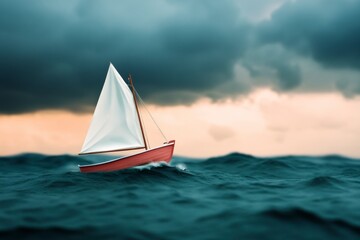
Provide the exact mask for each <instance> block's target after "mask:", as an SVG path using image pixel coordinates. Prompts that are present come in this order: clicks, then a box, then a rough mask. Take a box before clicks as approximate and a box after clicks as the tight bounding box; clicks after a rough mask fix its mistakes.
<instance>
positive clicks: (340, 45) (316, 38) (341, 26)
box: [257, 0, 360, 69]
mask: <svg viewBox="0 0 360 240" xmlns="http://www.w3.org/2000/svg"><path fill="white" fill-rule="evenodd" d="M359 11H360V2H359V1H357V0H333V1H326V0H301V1H289V2H287V3H286V4H284V5H283V6H282V7H281V8H279V9H278V10H277V11H275V12H274V13H273V15H272V18H271V20H269V21H265V22H263V23H262V24H261V26H260V27H259V29H258V30H257V31H258V34H259V36H260V39H261V40H262V41H263V42H266V43H269V42H276V43H281V44H283V45H284V46H286V47H287V48H289V49H292V50H294V51H296V52H297V53H298V54H301V55H308V56H311V57H312V58H314V59H315V60H317V61H318V62H320V63H322V64H323V65H324V66H326V67H351V68H356V69H359V68H360V45H359V44H357V43H358V42H360V22H359V21H358V18H359V17H358V15H359V14H358V13H359Z"/></svg>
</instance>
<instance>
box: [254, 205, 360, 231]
mask: <svg viewBox="0 0 360 240" xmlns="http://www.w3.org/2000/svg"><path fill="white" fill-rule="evenodd" d="M259 215H260V216H264V217H268V218H271V219H276V220H279V221H281V222H282V223H283V224H285V225H289V224H293V225H298V226H299V227H300V226H301V225H304V224H310V225H312V226H316V227H321V228H322V229H326V230H327V231H329V232H334V231H336V232H340V231H341V230H346V231H349V232H351V233H353V234H355V235H356V236H358V237H360V226H359V225H356V224H354V223H351V222H349V221H346V220H343V219H338V218H330V217H324V216H321V215H319V214H317V213H315V212H314V211H310V210H305V209H303V208H298V207H292V208H287V209H269V210H265V211H263V212H261V213H260V214H259ZM284 227H285V226H284Z"/></svg>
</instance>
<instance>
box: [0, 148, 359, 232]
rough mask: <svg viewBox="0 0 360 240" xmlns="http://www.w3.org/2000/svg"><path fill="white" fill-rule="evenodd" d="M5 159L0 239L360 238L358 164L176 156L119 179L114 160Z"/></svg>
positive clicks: (327, 159)
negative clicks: (108, 165) (93, 169)
mask: <svg viewBox="0 0 360 240" xmlns="http://www.w3.org/2000/svg"><path fill="white" fill-rule="evenodd" d="M107 159H108V156H106V157H105V156H96V157H91V158H90V157H89V158H81V157H77V156H70V155H61V156H46V155H39V154H23V155H17V156H11V157H1V158H0V239H360V161H359V160H356V159H349V158H345V157H341V156H335V155H331V156H323V157H309V156H285V157H276V158H257V157H253V156H250V155H243V154H237V153H234V154H230V155H227V156H223V157H217V158H210V159H207V160H201V161H200V160H195V159H185V158H180V157H175V158H174V159H173V161H172V162H171V164H170V165H166V164H157V165H147V166H143V167H139V168H133V169H128V170H123V171H118V172H111V173H92V174H83V173H80V172H79V171H78V168H77V164H88V163H92V162H94V161H102V160H107Z"/></svg>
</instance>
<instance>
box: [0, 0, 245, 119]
mask: <svg viewBox="0 0 360 240" xmlns="http://www.w3.org/2000/svg"><path fill="white" fill-rule="evenodd" d="M20 2H21V4H20ZM135 2H137V3H133V1H122V2H121V3H119V2H118V1H106V2H101V3H100V2H98V1H72V2H71V4H70V3H69V2H66V3H64V2H58V3H54V2H50V3H49V2H47V1H35V3H31V4H30V3H29V2H26V1H2V2H1V3H0V9H1V14H0V15H1V18H2V19H0V20H1V32H0V34H1V38H0V39H1V40H0V46H1V52H2V57H1V59H0V70H1V71H0V72H1V85H2V88H1V89H0V96H1V97H0V100H1V101H2V102H4V101H6V104H2V105H1V107H0V111H1V112H3V113H16V112H26V111H33V110H37V109H44V108H64V109H70V110H75V111H79V110H85V111H86V110H87V109H88V106H89V105H94V104H95V103H96V98H97V97H98V95H99V90H100V89H101V86H102V83H103V80H104V78H105V74H106V71H107V66H108V64H109V62H110V61H111V62H113V63H114V65H115V66H116V67H117V68H118V70H119V72H120V73H121V74H122V76H123V77H124V78H125V77H126V76H127V74H128V73H130V72H131V73H132V74H133V75H134V80H135V84H136V86H137V88H138V91H139V92H140V93H142V95H143V96H144V97H145V98H147V100H149V101H154V102H157V103H164V102H165V101H163V100H162V99H163V97H161V96H159V95H162V93H165V94H166V95H167V96H168V98H167V99H166V103H178V102H186V101H192V99H191V100H188V99H187V96H195V95H196V94H199V93H201V92H205V91H206V90H207V89H212V88H215V87H216V86H217V85H219V84H221V83H223V82H226V81H230V80H231V78H232V74H233V71H232V70H233V69H232V67H233V65H234V62H235V61H236V60H237V58H238V56H239V55H240V54H241V51H242V50H243V49H244V45H245V41H244V40H243V39H244V38H245V37H244V36H246V32H247V25H246V24H242V23H241V22H238V15H237V12H236V10H235V9H234V8H232V4H231V1H224V2H222V3H220V2H218V1H209V2H206V3H204V2H199V3H198V2H192V1H182V2H181V3H180V2H175V1H165V2H164V1H155V2H154V3H152V4H150V3H144V2H143V1H141V2H139V1H135ZM137 4H138V5H137ZM149 8H150V9H152V10H150V11H149ZM155 9H156V10H155ZM3 13H4V14H3ZM219 16H221V17H219ZM174 91H180V92H183V93H184V94H180V95H179V96H177V94H176V93H174V94H173V96H169V94H167V93H168V92H174ZM187 92H188V93H187ZM179 98H180V99H179ZM195 98H196V97H195Z"/></svg>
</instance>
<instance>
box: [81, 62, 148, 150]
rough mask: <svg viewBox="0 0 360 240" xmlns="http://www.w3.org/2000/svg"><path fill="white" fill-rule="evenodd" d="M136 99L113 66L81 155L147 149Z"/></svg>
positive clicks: (109, 71)
mask: <svg viewBox="0 0 360 240" xmlns="http://www.w3.org/2000/svg"><path fill="white" fill-rule="evenodd" d="M144 145H145V144H144V140H143V136H142V132H141V127H140V123H139V118H138V115H137V111H136V106H135V103H134V97H133V94H132V92H131V91H130V89H129V87H128V86H127V84H126V83H125V82H124V80H123V79H122V77H121V76H120V74H119V73H118V72H117V71H116V69H115V67H114V66H113V65H112V64H111V63H110V66H109V70H108V73H107V75H106V79H105V83H104V86H103V89H102V91H101V94H100V97H99V100H98V103H97V105H96V108H95V112H94V115H93V119H92V121H91V124H90V127H89V130H88V133H87V135H86V138H85V142H84V144H83V147H82V149H81V153H82V154H85V153H93V152H107V151H114V150H122V149H132V148H141V147H144Z"/></svg>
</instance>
